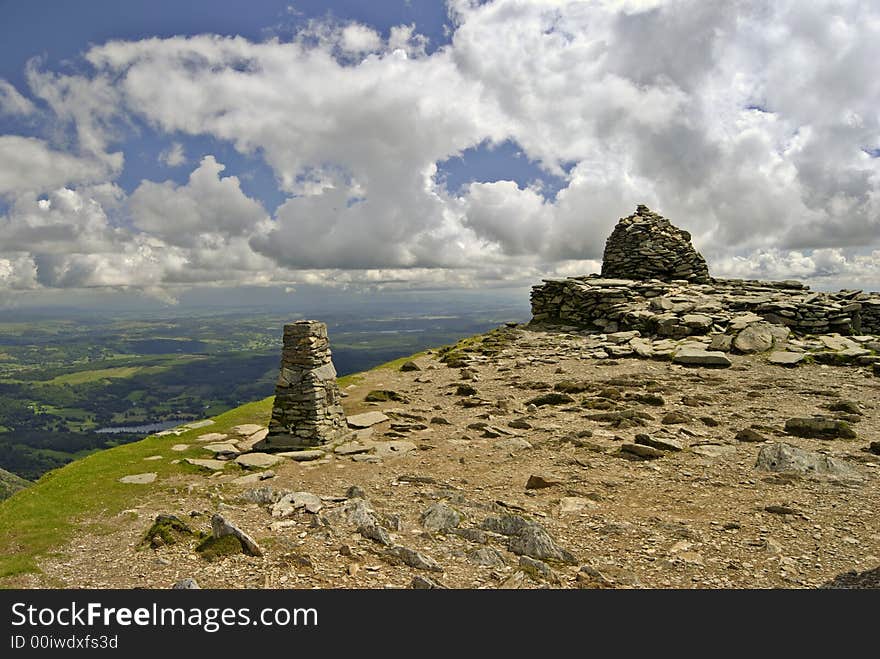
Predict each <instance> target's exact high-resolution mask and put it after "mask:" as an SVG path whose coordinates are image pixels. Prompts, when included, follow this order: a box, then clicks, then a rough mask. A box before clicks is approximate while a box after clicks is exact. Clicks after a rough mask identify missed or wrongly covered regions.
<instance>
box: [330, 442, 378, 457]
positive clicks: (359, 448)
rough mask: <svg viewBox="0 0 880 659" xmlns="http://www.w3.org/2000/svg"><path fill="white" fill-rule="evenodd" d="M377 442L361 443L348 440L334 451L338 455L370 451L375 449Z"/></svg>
mask: <svg viewBox="0 0 880 659" xmlns="http://www.w3.org/2000/svg"><path fill="white" fill-rule="evenodd" d="M374 446H375V444H370V445H366V444H361V443H359V442H346V443H345V444H340V445H339V446H337V447H336V448H335V449H333V452H334V453H336V455H357V454H358V453H368V452H370V451H372V450H373V447H374Z"/></svg>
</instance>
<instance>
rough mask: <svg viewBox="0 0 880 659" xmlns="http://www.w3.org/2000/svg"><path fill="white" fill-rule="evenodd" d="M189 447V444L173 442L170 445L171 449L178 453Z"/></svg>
mask: <svg viewBox="0 0 880 659" xmlns="http://www.w3.org/2000/svg"><path fill="white" fill-rule="evenodd" d="M188 449H189V444H175V445H174V446H172V447H171V450H172V451H177V452H178V453H182V452H183V451H186V450H188Z"/></svg>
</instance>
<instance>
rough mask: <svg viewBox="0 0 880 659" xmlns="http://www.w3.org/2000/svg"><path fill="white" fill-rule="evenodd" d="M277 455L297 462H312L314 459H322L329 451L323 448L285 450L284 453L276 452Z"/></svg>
mask: <svg viewBox="0 0 880 659" xmlns="http://www.w3.org/2000/svg"><path fill="white" fill-rule="evenodd" d="M276 455H280V456H281V457H284V458H290V459H291V460H293V461H295V462H311V461H312V460H320V459H321V458H323V457H324V456H325V455H327V452H326V451H322V450H321V449H308V450H306V451H284V452H282V453H276Z"/></svg>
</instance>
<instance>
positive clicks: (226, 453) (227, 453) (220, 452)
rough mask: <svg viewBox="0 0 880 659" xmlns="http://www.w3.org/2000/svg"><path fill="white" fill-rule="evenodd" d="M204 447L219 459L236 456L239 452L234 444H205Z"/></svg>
mask: <svg viewBox="0 0 880 659" xmlns="http://www.w3.org/2000/svg"><path fill="white" fill-rule="evenodd" d="M202 448H204V449H205V450H206V451H210V452H211V453H213V454H214V456H215V457H216V458H217V459H222V458H225V459H229V458H234V457H235V456H237V455H238V454H239V450H238V449H237V448H236V447H235V445H234V444H205V446H203V447H202Z"/></svg>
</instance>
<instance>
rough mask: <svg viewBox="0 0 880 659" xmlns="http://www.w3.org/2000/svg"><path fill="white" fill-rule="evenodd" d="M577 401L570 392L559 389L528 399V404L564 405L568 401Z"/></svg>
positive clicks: (540, 405)
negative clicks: (565, 392)
mask: <svg viewBox="0 0 880 659" xmlns="http://www.w3.org/2000/svg"><path fill="white" fill-rule="evenodd" d="M573 402H575V400H574V398H572V397H571V396H569V395H568V394H563V393H559V392H558V391H551V392H549V393H546V394H541V395H540V396H535V397H534V398H532V399H531V400H529V401H526V405H535V406H537V407H542V406H544V405H564V404H566V403H573Z"/></svg>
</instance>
